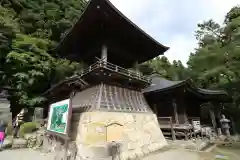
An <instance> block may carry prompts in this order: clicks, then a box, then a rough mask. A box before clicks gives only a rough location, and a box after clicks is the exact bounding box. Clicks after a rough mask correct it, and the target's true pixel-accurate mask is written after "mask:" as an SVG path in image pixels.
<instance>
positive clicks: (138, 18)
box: [110, 0, 240, 63]
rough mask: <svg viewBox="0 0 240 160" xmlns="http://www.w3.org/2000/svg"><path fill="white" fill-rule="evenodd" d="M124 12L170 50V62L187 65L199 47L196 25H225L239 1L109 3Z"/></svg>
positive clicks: (117, 0)
mask: <svg viewBox="0 0 240 160" xmlns="http://www.w3.org/2000/svg"><path fill="white" fill-rule="evenodd" d="M110 1H111V2H112V3H113V4H114V5H115V6H116V7H117V8H118V9H119V10H120V11H121V12H123V13H124V14H125V15H126V16H127V17H128V18H130V19H131V20H132V21H133V22H134V23H136V24H137V25H138V26H139V27H140V28H142V29H143V30H145V31H146V32H147V33H149V34H150V35H151V36H152V37H153V38H155V39H156V40H157V41H159V42H160V43H163V44H164V45H167V46H169V47H170V50H169V51H167V52H166V53H165V55H166V56H167V57H168V58H169V60H170V61H173V60H181V61H182V62H183V63H186V62H187V60H188V56H189V54H190V53H191V52H192V51H193V50H194V48H195V47H196V40H195V37H194V31H195V30H196V26H197V23H199V22H201V21H203V20H208V19H211V18H212V19H214V20H215V21H217V22H219V23H222V22H223V19H224V16H225V15H226V13H227V12H228V11H229V10H230V9H231V8H232V7H233V6H235V5H237V4H240V2H239V0H110Z"/></svg>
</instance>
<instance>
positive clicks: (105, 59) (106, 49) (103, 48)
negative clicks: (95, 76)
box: [101, 45, 108, 62]
mask: <svg viewBox="0 0 240 160" xmlns="http://www.w3.org/2000/svg"><path fill="white" fill-rule="evenodd" d="M107 51H108V48H107V46H106V45H103V46H102V53H101V59H103V61H104V62H107Z"/></svg>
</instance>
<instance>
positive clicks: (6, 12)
mask: <svg viewBox="0 0 240 160" xmlns="http://www.w3.org/2000/svg"><path fill="white" fill-rule="evenodd" d="M85 4H86V2H85V0H68V1H62V0H37V1H36V0H12V1H9V0H2V1H1V2H0V86H3V85H4V86H8V87H10V88H12V89H14V90H13V92H12V93H11V100H12V102H15V104H16V105H23V106H28V107H31V106H36V105H39V104H41V103H42V102H43V101H44V97H42V96H41V94H42V93H43V92H44V91H46V90H47V89H48V88H49V87H50V86H51V84H54V83H56V82H58V81H60V80H61V79H63V78H65V77H66V76H70V75H72V74H73V73H74V72H75V71H76V69H77V68H79V67H80V66H81V65H80V64H77V63H73V62H69V61H68V60H64V59H56V58H54V57H52V55H50V54H49V51H50V50H52V49H53V48H54V47H56V45H57V44H58V42H60V40H61V37H62V36H63V35H64V34H65V33H66V32H67V30H68V29H70V28H71V26H72V25H73V24H74V23H75V22H76V20H77V19H78V17H79V16H80V15H81V13H82V11H83V9H84V7H85Z"/></svg>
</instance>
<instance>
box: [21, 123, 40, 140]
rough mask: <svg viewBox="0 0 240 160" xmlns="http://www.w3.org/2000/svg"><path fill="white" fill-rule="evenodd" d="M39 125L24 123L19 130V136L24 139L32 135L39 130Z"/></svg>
mask: <svg viewBox="0 0 240 160" xmlns="http://www.w3.org/2000/svg"><path fill="white" fill-rule="evenodd" d="M37 126H38V124H37V123H36V122H26V123H23V124H22V125H21V127H20V129H19V136H20V137H21V138H23V137H24V135H25V134H26V133H32V132H34V131H35V130H36V129H37Z"/></svg>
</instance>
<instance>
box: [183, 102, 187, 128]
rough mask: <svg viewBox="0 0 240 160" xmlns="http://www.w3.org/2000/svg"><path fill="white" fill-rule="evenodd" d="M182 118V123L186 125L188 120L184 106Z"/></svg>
mask: <svg viewBox="0 0 240 160" xmlns="http://www.w3.org/2000/svg"><path fill="white" fill-rule="evenodd" d="M183 116H184V123H185V124H186V123H188V118H187V111H186V106H185V105H184V106H183Z"/></svg>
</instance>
